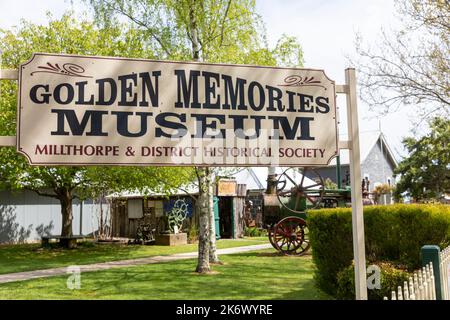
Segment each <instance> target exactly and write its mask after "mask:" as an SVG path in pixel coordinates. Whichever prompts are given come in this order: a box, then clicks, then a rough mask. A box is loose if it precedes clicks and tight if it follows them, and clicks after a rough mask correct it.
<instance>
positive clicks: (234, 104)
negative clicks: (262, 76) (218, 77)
mask: <svg viewBox="0 0 450 320" xmlns="http://www.w3.org/2000/svg"><path fill="white" fill-rule="evenodd" d="M222 79H223V83H224V93H225V103H224V104H223V105H222V108H223V109H230V108H231V109H233V110H236V109H238V110H247V106H246V105H245V99H244V85H245V84H246V83H247V80H245V79H241V78H236V85H235V86H234V87H233V80H232V78H231V77H230V76H227V75H224V74H223V75H222ZM238 97H239V104H238ZM230 102H231V103H230Z"/></svg>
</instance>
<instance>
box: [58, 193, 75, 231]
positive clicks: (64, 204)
mask: <svg viewBox="0 0 450 320" xmlns="http://www.w3.org/2000/svg"><path fill="white" fill-rule="evenodd" d="M58 199H59V202H60V203H61V215H62V229H61V237H71V236H72V235H73V233H72V220H73V214H72V200H73V198H72V194H71V192H70V191H69V190H67V189H64V190H62V191H61V192H58Z"/></svg>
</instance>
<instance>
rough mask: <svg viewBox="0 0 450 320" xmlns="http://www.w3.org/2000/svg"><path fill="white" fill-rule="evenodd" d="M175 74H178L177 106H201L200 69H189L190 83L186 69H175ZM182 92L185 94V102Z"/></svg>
mask: <svg viewBox="0 0 450 320" xmlns="http://www.w3.org/2000/svg"><path fill="white" fill-rule="evenodd" d="M175 75H176V76H177V101H176V102H175V108H183V107H184V108H189V107H191V108H200V103H199V102H198V76H199V75H200V71H196V70H191V71H189V83H186V73H185V72H184V70H175ZM181 94H183V101H184V102H182V101H181V100H182V99H181ZM191 94H192V102H191Z"/></svg>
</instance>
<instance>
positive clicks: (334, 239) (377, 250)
mask: <svg viewBox="0 0 450 320" xmlns="http://www.w3.org/2000/svg"><path fill="white" fill-rule="evenodd" d="M364 225H365V241H366V257H367V261H368V262H369V263H373V262H376V261H389V262H392V263H394V264H397V265H405V266H406V268H407V269H408V270H410V271H412V270H415V269H418V268H419V267H420V266H421V264H420V263H421V262H420V248H421V247H422V246H423V245H425V244H436V245H439V246H441V247H446V246H448V245H449V244H450V206H445V205H401V204H397V205H389V206H367V207H364ZM308 227H309V231H310V239H311V245H312V253H313V260H314V263H315V264H316V267H317V269H316V274H315V278H316V281H317V284H318V286H319V287H320V288H321V289H322V290H324V291H325V292H327V293H329V294H331V295H336V294H337V287H338V284H337V275H338V273H339V272H340V271H342V270H343V269H345V268H347V267H348V266H350V265H351V264H352V261H353V242H352V220H351V209H350V208H337V209H321V210H311V211H309V212H308Z"/></svg>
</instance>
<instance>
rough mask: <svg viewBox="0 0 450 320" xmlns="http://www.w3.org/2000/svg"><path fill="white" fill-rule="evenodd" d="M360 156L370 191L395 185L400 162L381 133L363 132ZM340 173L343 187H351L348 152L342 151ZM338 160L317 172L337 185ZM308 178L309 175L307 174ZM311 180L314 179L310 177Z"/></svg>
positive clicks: (362, 173) (360, 136) (362, 171)
mask: <svg viewBox="0 0 450 320" xmlns="http://www.w3.org/2000/svg"><path fill="white" fill-rule="evenodd" d="M359 139H360V156H361V176H362V178H363V179H367V180H369V182H370V184H369V191H372V190H373V188H374V187H376V186H377V185H380V184H389V185H394V184H395V181H394V177H393V176H394V169H395V168H396V167H397V165H398V162H397V160H396V159H395V156H394V154H393V152H392V150H391V148H390V147H389V145H388V143H387V141H386V138H385V136H384V135H383V133H382V132H380V131H368V132H361V133H360V135H359ZM339 158H340V159H339V160H340V168H341V169H340V172H341V183H342V187H346V186H349V185H350V168H349V163H350V157H349V151H348V150H340V157H339ZM336 164H337V159H336V158H334V159H333V160H332V161H331V162H330V164H329V165H328V166H326V167H321V168H317V169H316V171H317V172H318V173H319V174H320V175H321V176H322V178H323V180H324V181H325V180H326V179H327V178H328V179H330V180H331V181H333V182H334V183H336V184H337V182H338V181H337V168H336ZM306 175H307V176H308V173H307V174H306ZM309 178H313V177H312V176H309Z"/></svg>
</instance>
